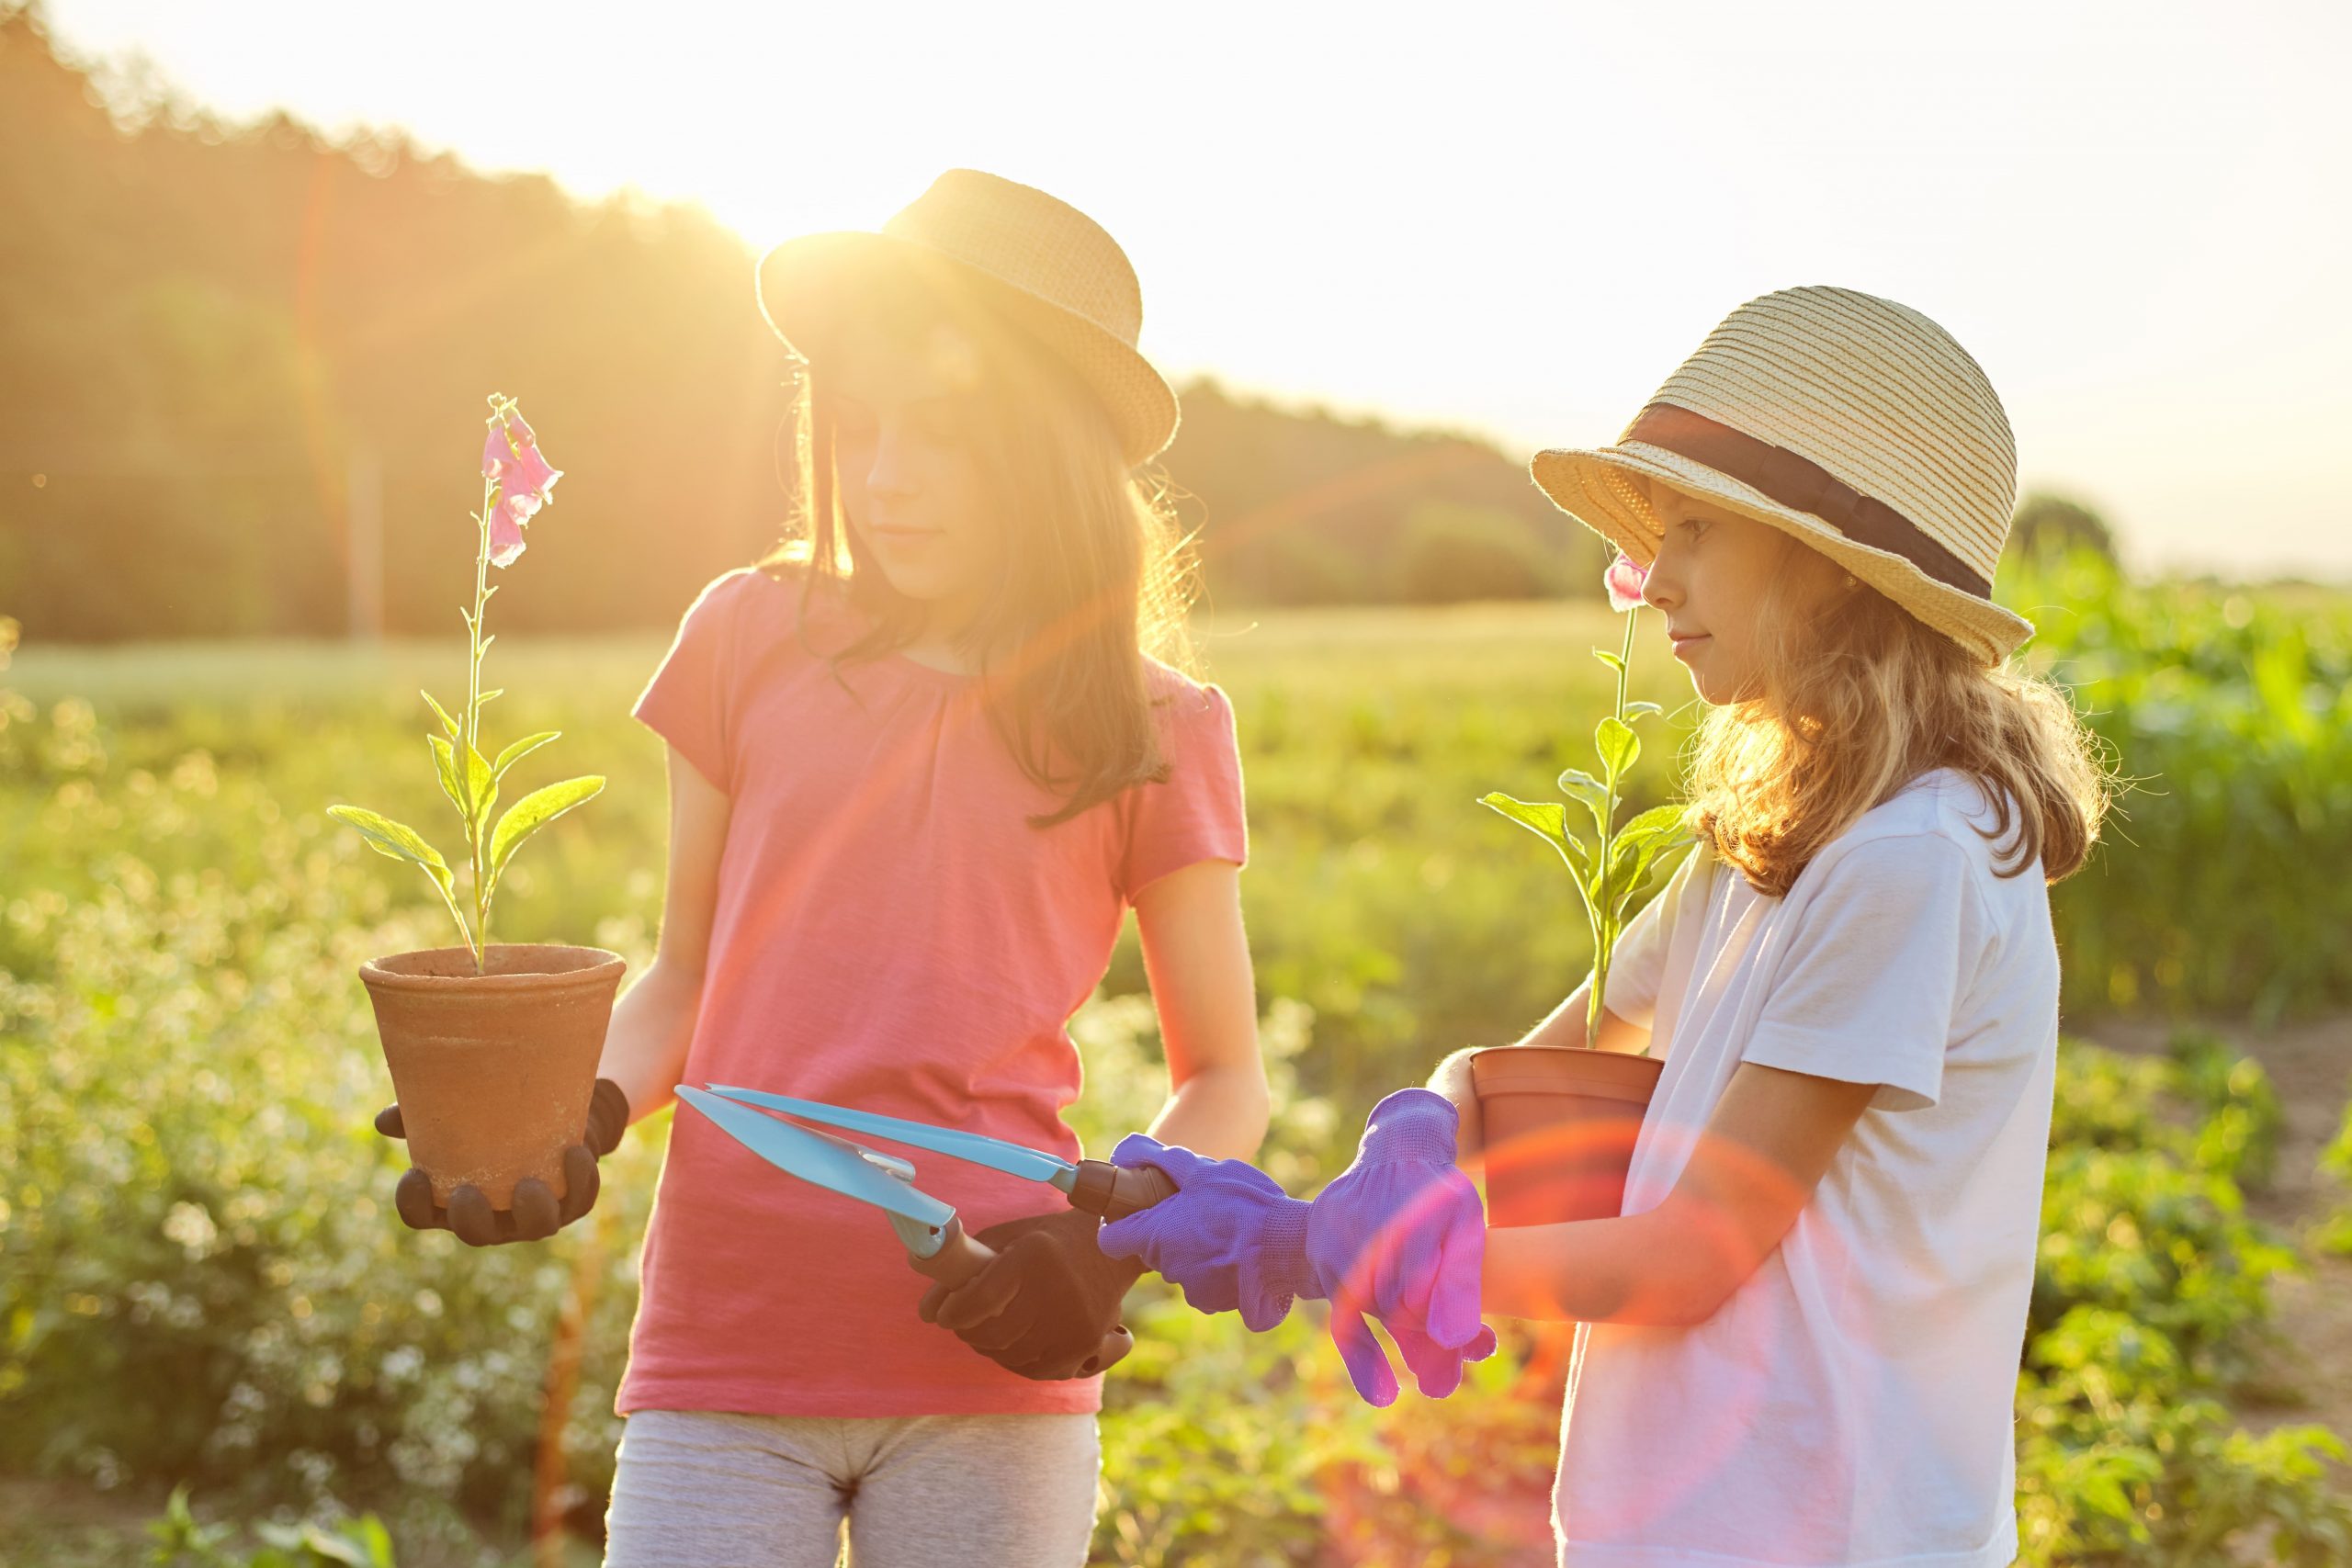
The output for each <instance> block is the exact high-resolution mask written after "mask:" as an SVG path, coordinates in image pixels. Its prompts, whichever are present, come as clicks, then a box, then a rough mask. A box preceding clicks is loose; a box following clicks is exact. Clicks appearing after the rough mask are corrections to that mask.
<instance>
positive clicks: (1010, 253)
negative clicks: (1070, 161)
mask: <svg viewBox="0 0 2352 1568" xmlns="http://www.w3.org/2000/svg"><path fill="white" fill-rule="evenodd" d="M892 260H895V261H899V262H911V263H914V264H916V265H918V267H919V268H921V269H922V270H923V271H926V272H928V273H930V274H931V275H932V276H933V278H934V279H935V280H938V281H942V282H948V283H954V284H959V285H963V286H966V287H968V288H972V289H973V290H974V291H975V292H976V293H977V294H978V295H980V296H981V297H983V298H984V299H987V300H988V301H989V303H990V304H992V305H994V306H995V307H996V308H997V309H999V310H1001V311H1003V312H1004V313H1006V314H1008V315H1010V316H1012V317H1013V318H1014V319H1015V320H1017V321H1019V322H1020V324H1021V325H1022V327H1023V328H1024V329H1025V330H1026V331H1028V332H1029V333H1030V334H1031V335H1033V336H1034V337H1035V338H1036V339H1038V340H1039V341H1040V342H1042V343H1044V344H1046V346H1047V347H1048V348H1050V349H1051V350H1053V352H1054V353H1056V354H1057V355H1060V356H1061V357H1062V359H1063V360H1064V361H1065V362H1067V363H1068V364H1069V367H1070V368H1072V369H1073V370H1075V371H1076V372H1077V373H1078V374H1079V376H1080V378H1082V379H1084V381H1085V382H1086V384H1087V385H1088V386H1090V387H1091V388H1092V389H1094V393H1095V395H1096V396H1097V397H1099V398H1101V399H1102V400H1103V407H1104V408H1105V409H1107V410H1108V411H1109V412H1110V414H1111V419H1112V423H1114V425H1115V426H1116V427H1117V428H1118V432H1119V441H1120V446H1121V447H1122V448H1123V449H1124V450H1125V454H1126V458H1127V461H1128V462H1130V463H1142V462H1146V461H1148V460H1149V459H1150V458H1152V457H1156V456H1158V455H1159V452H1160V451H1161V450H1163V449H1164V448H1165V447H1166V446H1167V445H1168V443H1169V442H1170V440H1171V439H1172V438H1173V437H1174V436H1175V434H1176V394H1175V392H1174V391H1173V390H1171V389H1170V387H1169V385H1168V383H1167V382H1166V381H1165V380H1164V379H1162V378H1161V377H1160V375H1159V372H1158V371H1157V370H1154V369H1153V368H1152V367H1151V366H1150V363H1149V362H1148V361H1147V360H1146V359H1145V358H1144V356H1143V355H1141V354H1139V353H1137V352H1136V338H1137V337H1138V335H1140V333H1142V331H1143V290H1142V288H1140V287H1139V286H1138V285H1137V284H1136V270H1135V268H1134V267H1133V266H1131V265H1128V263H1127V256H1126V253H1125V251H1122V250H1121V249H1119V246H1118V243H1117V242H1116V241H1114V240H1113V239H1112V238H1111V236H1110V235H1109V234H1107V233H1105V232H1103V228H1102V226H1101V225H1100V224H1098V223H1096V222H1095V221H1094V220H1092V219H1091V218H1089V217H1087V216H1086V214H1084V213H1083V212H1080V211H1079V210H1078V209H1076V208H1074V207H1071V206H1069V204H1068V203H1066V202H1062V201H1057V200H1056V199H1055V198H1054V197H1050V196H1047V195H1046V193H1045V192H1044V191H1041V190H1033V189H1031V188H1030V187H1029V186H1024V185H1015V184H1014V183H1013V182H1012V181H1011V180H1008V179H1001V178H999V177H998V176H997V175H985V174H982V173H980V172H979V171H978V170H977V169H950V170H948V171H947V173H945V174H944V175H940V176H939V178H938V179H936V180H934V181H933V182H932V186H931V188H930V189H929V190H927V191H925V192H923V193H922V195H921V196H920V197H916V198H915V200H914V201H913V203H912V204H910V206H908V207H907V208H906V209H904V210H903V211H901V212H899V215H898V216H897V217H895V218H893V219H891V220H889V221H888V223H885V224H884V225H882V231H881V232H880V233H866V232H863V231H847V232H841V233H831V234H809V235H804V236H802V237H801V238H799V239H797V240H786V242H785V243H783V244H780V245H778V246H776V247H775V249H774V250H772V251H770V252H769V253H768V254H766V255H765V256H764V257H763V258H762V259H761V261H760V270H759V299H760V310H761V313H762V314H763V315H764V316H766V317H767V319H768V324H769V325H770V326H772V327H774V328H775V331H776V335H777V336H779V337H781V338H783V339H784V340H785V342H786V343H788V344H795V345H796V346H801V347H805V345H807V344H809V343H810V342H811V341H813V339H814V337H815V335H816V333H815V329H816V328H817V326H818V325H819V323H820V321H822V320H823V319H824V316H825V313H826V311H827V310H828V308H829V307H830V306H831V304H832V303H833V302H834V301H835V300H836V299H838V298H839V297H840V292H841V291H840V290H839V289H838V288H835V287H834V285H835V283H836V282H838V281H839V280H840V279H841V278H842V277H843V276H856V275H857V274H858V273H859V272H861V271H867V270H871V269H874V268H876V267H878V266H880V265H887V264H888V261H892ZM843 268H848V269H850V270H849V272H848V273H847V274H844V273H843V272H842V269H843Z"/></svg>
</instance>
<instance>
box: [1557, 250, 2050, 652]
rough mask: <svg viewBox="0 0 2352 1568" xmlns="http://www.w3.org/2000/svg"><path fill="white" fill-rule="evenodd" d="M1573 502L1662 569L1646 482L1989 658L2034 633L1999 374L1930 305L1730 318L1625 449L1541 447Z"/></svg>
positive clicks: (1770, 311) (1857, 299)
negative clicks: (2015, 573) (1829, 566)
mask: <svg viewBox="0 0 2352 1568" xmlns="http://www.w3.org/2000/svg"><path fill="white" fill-rule="evenodd" d="M1532 472H1533V474H1534V476H1535V482H1536V483H1537V484H1539V485H1541V486H1543V487H1544V493H1545V494H1546V495H1548V496H1550V497H1551V498H1552V500H1553V501H1554V502H1555V503H1556V504H1557V505H1558V506H1559V507H1560V508H1561V510H1563V511H1565V512H1566V513H1569V514H1570V515H1571V516H1573V517H1575V518H1576V519H1577V521H1579V522H1581V523H1583V524H1584V525H1586V526H1587V527H1589V528H1591V529H1593V530H1594V531H1595V532H1597V533H1599V534H1600V535H1601V536H1603V537H1605V538H1607V539H1609V540H1610V541H1611V543H1613V544H1615V545H1616V546H1617V547H1618V548H1619V549H1622V550H1623V551H1624V552H1625V553H1626V554H1627V555H1628V556H1631V557H1632V558H1634V560H1636V561H1639V562H1641V563H1642V564H1643V565H1645V566H1646V565H1648V564H1649V562H1650V561H1652V560H1653V559H1655V558H1656V557H1657V544H1658V535H1659V526H1658V521H1657V516H1656V515H1655V514H1654V513H1652V512H1651V510H1650V506H1649V502H1648V499H1647V497H1646V496H1645V493H1644V491H1643V489H1642V487H1641V486H1640V485H1637V484H1634V483H1631V482H1629V479H1644V480H1658V481H1662V482H1664V483H1665V484H1667V485H1668V486H1670V487H1672V488H1673V489H1675V490H1678V491H1681V492H1683V493H1684V494H1686V495H1689V496H1691V497H1694V498H1696V499H1698V500H1701V501H1704V502H1710V503H1713V504H1714V505H1718V506H1721V507H1723V508H1724V509H1725V510H1726V511H1729V512H1732V513H1737V514H1738V515H1740V516H1743V517H1748V518H1752V519H1754V520H1755V521H1757V522H1758V523H1765V524H1769V525H1771V526H1773V527H1775V528H1779V529H1781V530H1782V531H1783V532H1786V533H1789V534H1792V535H1794V536H1796V537H1797V538H1798V539H1799V540H1801V541H1802V542H1804V544H1806V545H1808V546H1810V547H1813V548H1814V549H1816V550H1819V551H1820V552H1821V553H1822V554H1824V555H1826V556H1828V557H1829V558H1831V559H1833V560H1835V561H1837V562H1838V564H1839V565H1840V566H1843V567H1844V568H1845V569H1846V570H1848V571H1849V572H1851V573H1853V575H1854V576H1856V577H1858V578H1860V579H1861V580H1862V581H1865V582H1867V583H1869V584H1870V585H1871V587H1873V588H1875V589H1877V590H1878V591H1879V592H1882V593H1883V594H1885V595H1886V596H1887V597H1888V598H1890V599H1892V600H1894V602H1895V603H1896V604H1900V605H1902V606H1903V608H1905V610H1907V611H1909V612H1910V613H1911V614H1912V615H1916V616H1917V617H1918V618H1919V619H1920V620H1921V621H1923V622H1925V623H1926V624H1927V625H1928V626H1933V627H1934V628H1935V629H1936V630H1938V631H1939V632H1942V633H1943V634H1944V635H1946V636H1947V637H1951V638H1952V639H1953V640H1955V641H1957V642H1959V643H1960V644H1961V645H1962V647H1964V648H1966V649H1969V650H1970V651H1971V652H1972V653H1973V654H1975V655H1976V656H1977V658H1979V659H1980V660H1984V661H1985V663H1987V664H1996V663H1998V662H1999V661H2000V660H2002V659H2004V658H2006V657H2007V655H2008V654H2010V653H2011V652H2014V651H2015V650H2016V649H2017V648H2018V645H2019V644H2020V643H2022V642H2024V641H2025V639H2026V638H2027V637H2030V636H2032V635H2033V626H2032V624H2031V623H2030V622H2028V621H2026V620H2024V619H2023V618H2022V617H2020V616H2018V615H2011V614H2010V613H2009V612H2008V611H2007V610H2004V609H2002V608H2001V607H2000V606H1999V605H1998V604H1994V603H1993V574H1994V570H1995V568H1996V565H1997V564H1998V562H1999V560H2000V556H2001V547H2002V545H2003V544H2004V543H2005V542H2006V541H2007V538H2008V533H2009V518H2010V514H2011V513H2012V512H2013V511H2014V510H2015V508H2016V505H2017V485H2018V478H2017V476H2018V461H2017V443H2016V441H2015V439H2014V438H2013V437H2012V436H2011V435H2010V434H2009V422H2008V417H2007V415H2006V414H2004V413H2003V412H2001V400H2000V399H1999V398H1997V397H1996V396H1995V395H1994V392H1993V386H1992V383H1991V382H1989V381H1987V380H1986V379H1985V372H1984V371H1983V370H1981V369H1979V368H1978V367H1977V365H1976V361H1975V360H1973V359H1972V358H1970V357H1969V355H1968V352H1967V351H1966V350H1965V349H1963V348H1962V347H1961V346H1960V344H1958V343H1956V342H1954V341H1953V340H1952V337H1951V333H1947V332H1945V331H1944V330H1943V328H1941V327H1939V326H1938V325H1936V323H1935V322H1933V321H1929V320H1928V318H1927V317H1925V316H1923V315H1921V314H1920V313H1919V312H1918V311H1917V310H1912V309H1910V308H1909V307H1908V306H1905V305H1898V304H1896V303H1894V301H1893V300H1891V299H1878V298H1876V297H1874V296H1872V295H1869V294H1859V293H1856V292H1855V291H1854V290H1852V289H1849V288H1790V289H1783V290H1782V291H1781V292H1780V293H1777V294H1767V295H1765V296H1764V297H1763V298H1762V299H1751V300H1749V301H1748V302H1747V304H1745V305H1742V306H1741V307H1740V308H1739V309H1738V310H1734V311H1733V312H1732V313H1731V314H1730V315H1729V316H1727V317H1725V318H1724V322H1723V324H1722V325H1721V326H1718V327H1717V328H1716V329H1715V330H1714V331H1713V333H1710V334H1709V335H1708V337H1707V341H1706V342H1705V343H1703V344H1700V345H1699V351H1698V352H1697V353H1696V354H1694V355H1691V357H1690V359H1689V360H1688V361H1686V362H1685V363H1684V365H1683V367H1682V368H1681V369H1679V370H1678V371H1676V372H1675V373H1674V374H1673V376H1672V377H1670V378H1668V381H1667V383H1666V385H1665V386H1663V387H1661V388H1659V389H1658V390H1657V396H1656V397H1654V398H1652V399H1651V400H1650V401H1649V405H1648V406H1647V407H1646V408H1645V409H1643V410H1642V412H1641V413H1640V414H1639V415H1637V416H1636V417H1635V418H1634V423H1632V424H1630V425H1628V426H1626V428H1625V433H1624V434H1623V435H1621V436H1620V437H1618V439H1617V444H1616V445H1615V446H1605V447H1601V448H1599V449H1597V450H1591V451H1553V452H1539V453H1537V454H1536V456H1535V460H1534V462H1533V464H1532Z"/></svg>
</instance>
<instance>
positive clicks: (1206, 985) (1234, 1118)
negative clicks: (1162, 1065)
mask: <svg viewBox="0 0 2352 1568" xmlns="http://www.w3.org/2000/svg"><path fill="white" fill-rule="evenodd" d="M1136 925H1137V927H1138V929H1139V931H1140V932H1141V934H1142V937H1143V964H1144V973H1145V975H1146V976H1148V978H1149V980H1150V982H1151V997H1152V1001H1153V1004H1154V1005H1155V1006H1156V1007H1158V1009H1159V1037H1160V1040H1161V1043H1163V1045H1164V1046H1165V1047H1166V1049H1167V1053H1168V1081H1169V1086H1170V1092H1169V1096H1168V1103H1167V1104H1166V1105H1164V1106H1162V1107H1161V1108H1160V1111H1159V1116H1157V1117H1156V1118H1154V1119H1153V1121H1152V1124H1151V1129H1150V1131H1151V1135H1152V1136H1153V1137H1155V1138H1157V1139H1159V1141H1160V1142H1161V1143H1163V1144H1181V1145H1183V1146H1184V1147H1186V1148H1188V1149H1191V1150H1193V1152H1194V1153H1196V1154H1203V1155H1207V1156H1212V1157H1214V1158H1217V1159H1248V1158H1250V1156H1253V1155H1255V1154H1256V1153H1257V1152H1258V1145H1260V1144H1261V1143H1262V1142H1263V1141H1264V1140H1265V1136H1266V1118H1267V1112H1268V1100H1267V1093H1266V1066H1265V1063H1264V1062H1263V1061H1262V1060H1261V1059H1260V1057H1259V1055H1258V995H1257V983H1256V981H1255V979H1254V978H1253V977H1252V976H1251V973H1250V943H1249V941H1248V939H1247V938H1246V937H1245V936H1244V934H1243V932H1242V928H1241V868H1240V867H1239V866H1238V865H1235V864H1234V863H1232V862H1230V861H1201V862H1199V863H1195V864H1193V865H1189V866H1186V867H1184V868H1183V869H1182V870H1181V871H1176V872H1171V873H1170V874H1168V875H1166V876H1163V877H1159V879H1157V880H1156V881H1153V882H1151V883H1149V884H1148V885H1147V886H1145V887H1144V888H1143V889H1142V890H1141V891H1140V892H1138V893H1137V894H1136Z"/></svg>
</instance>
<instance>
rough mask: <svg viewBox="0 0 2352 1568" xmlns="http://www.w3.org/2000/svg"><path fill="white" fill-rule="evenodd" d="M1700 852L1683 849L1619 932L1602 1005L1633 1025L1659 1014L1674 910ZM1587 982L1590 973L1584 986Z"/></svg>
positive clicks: (1640, 1026)
mask: <svg viewBox="0 0 2352 1568" xmlns="http://www.w3.org/2000/svg"><path fill="white" fill-rule="evenodd" d="M1702 853H1703V851H1702V850H1698V849H1691V850H1685V851H1684V852H1682V863H1681V864H1680V865H1678V866H1676V867H1675V868H1674V874H1673V875H1672V876H1670V877H1668V878H1667V882H1666V886H1664V887H1662V888H1660V889H1659V890H1658V894H1657V897H1655V898H1652V899H1651V900H1650V901H1649V902H1648V903H1647V904H1645V905H1643V906H1642V908H1640V909H1638V910H1636V911H1635V912H1634V918H1633V919H1631V920H1629V921H1627V922H1626V925H1625V929H1624V930H1623V931H1620V932H1618V934H1617V950H1616V951H1615V952H1614V953H1611V954H1610V955H1609V990H1608V993H1607V994H1606V995H1605V996H1604V997H1603V998H1601V1004H1600V1005H1601V1006H1603V1007H1605V1008H1607V1009H1608V1010H1610V1011H1611V1012H1613V1013H1615V1014H1616V1015H1617V1016H1618V1017H1619V1018H1622V1019H1623V1020H1624V1021H1626V1022H1627V1023H1630V1024H1632V1025H1634V1027H1635V1028H1637V1029H1647V1028H1649V1027H1650V1025H1651V1023H1652V1022H1653V1021H1656V1019H1657V993H1658V989H1659V987H1661V986H1663V985H1664V984H1665V983H1666V949H1667V943H1668V942H1670V941H1672V940H1673V936H1674V926H1675V920H1676V917H1677V911H1678V910H1679V908H1681V904H1682V897H1683V894H1684V891H1685V890H1686V889H1687V888H1688V887H1689V886H1690V885H1691V876H1692V874H1693V873H1692V870H1691V868H1692V867H1693V866H1695V865H1696V864H1697V863H1699V860H1700V857H1701V855H1702ZM1590 984H1591V981H1590V979H1589V977H1588V979H1587V980H1586V985H1587V986H1588V987H1589V985H1590ZM1588 994H1589V992H1588ZM1664 1045H1665V1042H1664V1041H1659V1042H1657V1048H1661V1049H1662V1048H1663V1047H1664Z"/></svg>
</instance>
